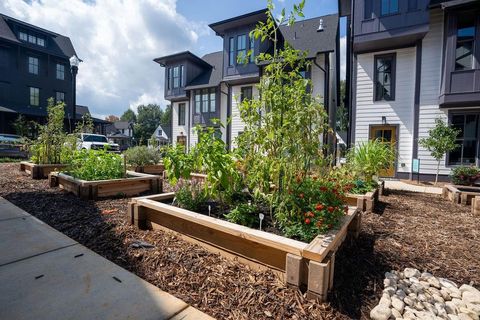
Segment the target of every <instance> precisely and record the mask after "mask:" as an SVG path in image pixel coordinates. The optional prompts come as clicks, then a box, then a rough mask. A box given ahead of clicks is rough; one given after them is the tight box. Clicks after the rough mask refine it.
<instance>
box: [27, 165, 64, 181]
mask: <svg viewBox="0 0 480 320" xmlns="http://www.w3.org/2000/svg"><path fill="white" fill-rule="evenodd" d="M66 167H67V165H66V164H60V163H54V164H36V163H33V162H30V161H22V162H20V171H23V172H25V173H27V174H29V175H30V177H31V178H32V179H47V178H48V175H49V174H50V172H53V171H58V170H59V169H63V168H66Z"/></svg>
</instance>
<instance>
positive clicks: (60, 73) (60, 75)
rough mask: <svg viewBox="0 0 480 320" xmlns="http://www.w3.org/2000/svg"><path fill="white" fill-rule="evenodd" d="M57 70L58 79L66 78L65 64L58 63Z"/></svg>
mask: <svg viewBox="0 0 480 320" xmlns="http://www.w3.org/2000/svg"><path fill="white" fill-rule="evenodd" d="M56 71H57V79H58V80H65V66H64V65H63V64H60V63H57V66H56Z"/></svg>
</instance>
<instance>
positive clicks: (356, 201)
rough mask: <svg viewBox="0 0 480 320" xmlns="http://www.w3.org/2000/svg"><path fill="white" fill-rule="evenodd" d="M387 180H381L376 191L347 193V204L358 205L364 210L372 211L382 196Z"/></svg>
mask: <svg viewBox="0 0 480 320" xmlns="http://www.w3.org/2000/svg"><path fill="white" fill-rule="evenodd" d="M384 188H385V181H380V182H379V183H378V187H377V188H376V189H375V190H374V191H370V192H367V193H365V194H353V193H347V195H346V197H347V204H348V205H349V206H356V207H357V208H358V210H360V211H362V212H372V211H373V210H374V209H375V205H376V204H377V202H378V199H379V197H380V196H382V195H383V191H384Z"/></svg>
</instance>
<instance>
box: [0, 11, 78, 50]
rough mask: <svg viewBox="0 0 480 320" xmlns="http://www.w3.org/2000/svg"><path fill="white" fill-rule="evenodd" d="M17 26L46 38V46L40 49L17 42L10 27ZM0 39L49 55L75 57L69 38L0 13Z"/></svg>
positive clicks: (26, 43)
mask: <svg viewBox="0 0 480 320" xmlns="http://www.w3.org/2000/svg"><path fill="white" fill-rule="evenodd" d="M15 26H19V27H21V28H25V29H27V30H33V31H35V32H37V33H39V34H41V35H44V36H45V37H47V38H48V39H47V46H46V47H40V46H36V45H33V44H30V43H28V42H23V41H19V39H18V38H17V36H16V35H15V32H14V30H13V29H12V27H15ZM0 39H5V40H8V41H12V42H15V43H17V44H22V45H24V46H26V47H29V48H34V49H35V50H38V51H45V52H48V53H50V54H54V55H57V56H61V57H64V58H70V57H71V56H73V55H76V52H75V49H74V47H73V44H72V41H71V40H70V38H68V37H66V36H63V35H61V34H58V33H55V32H52V31H49V30H46V29H42V28H39V27H37V26H34V25H32V24H29V23H26V22H23V21H21V20H18V19H15V18H12V17H9V16H7V15H4V14H2V13H0Z"/></svg>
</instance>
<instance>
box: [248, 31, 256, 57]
mask: <svg viewBox="0 0 480 320" xmlns="http://www.w3.org/2000/svg"><path fill="white" fill-rule="evenodd" d="M249 37H250V62H251V63H253V62H255V37H254V36H253V34H252V35H250V36H249Z"/></svg>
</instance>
